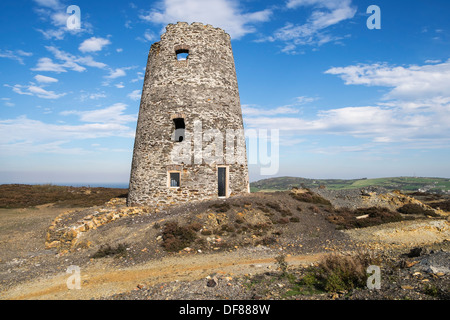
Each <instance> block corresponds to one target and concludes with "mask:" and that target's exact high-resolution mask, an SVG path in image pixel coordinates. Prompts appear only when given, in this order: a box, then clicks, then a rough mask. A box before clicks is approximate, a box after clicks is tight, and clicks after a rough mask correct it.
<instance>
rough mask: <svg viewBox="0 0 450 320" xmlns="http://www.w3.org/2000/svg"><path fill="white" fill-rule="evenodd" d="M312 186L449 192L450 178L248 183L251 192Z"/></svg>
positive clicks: (282, 179) (290, 179) (281, 179)
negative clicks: (372, 187) (370, 187)
mask: <svg viewBox="0 0 450 320" xmlns="http://www.w3.org/2000/svg"><path fill="white" fill-rule="evenodd" d="M302 186H303V187H306V188H314V187H319V186H325V187H326V188H328V189H335V190H338V189H353V188H363V187H369V186H378V187H384V188H386V189H389V190H395V189H398V190H402V191H411V192H413V191H422V192H430V193H449V192H450V179H447V178H422V177H393V178H377V179H367V178H363V179H351V180H344V179H306V178H299V177H277V178H270V179H263V180H259V181H256V182H252V183H250V189H251V191H252V192H258V191H281V190H290V189H291V188H292V187H302Z"/></svg>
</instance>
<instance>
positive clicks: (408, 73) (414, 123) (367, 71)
mask: <svg viewBox="0 0 450 320" xmlns="http://www.w3.org/2000/svg"><path fill="white" fill-rule="evenodd" d="M326 73H327V74H333V75H338V76H340V77H341V78H342V79H343V80H344V81H345V84H347V85H366V86H381V87H387V88H388V90H389V91H388V93H387V94H385V95H384V96H383V99H382V100H381V101H380V102H379V103H377V104H375V105H372V106H352V107H344V108H338V109H330V110H321V111H319V112H317V114H316V115H315V116H313V117H308V118H306V117H302V116H301V115H300V116H298V115H297V116H295V115H294V114H293V115H292V116H289V117H288V116H286V115H284V114H283V113H281V112H277V111H278V109H279V108H276V109H273V110H269V111H263V112H258V111H259V110H256V109H250V112H248V111H247V112H246V109H245V106H243V112H244V122H245V124H246V127H247V128H265V129H279V130H280V132H284V133H283V135H293V134H294V133H295V134H297V135H302V136H304V135H308V134H311V135H323V134H325V135H340V136H350V137H354V138H360V139H365V140H369V141H370V143H372V146H375V145H376V144H383V145H392V144H395V143H401V145H400V146H398V147H399V148H409V149H426V148H448V145H449V143H450V126H449V125H448V123H450V87H449V86H448V85H447V84H448V83H450V61H448V62H446V63H441V64H437V65H436V64H433V65H423V66H418V65H413V66H407V67H405V66H400V67H399V66H389V65H388V64H386V63H379V64H372V65H362V64H358V65H355V66H348V67H342V68H331V69H329V70H327V71H326ZM299 100H300V102H302V101H304V100H305V99H304V98H303V97H300V99H299ZM306 100H308V99H306ZM352 148H356V149H358V146H356V147H355V146H352V147H350V148H347V149H346V148H337V149H336V150H339V151H342V152H350V151H351V149H352ZM356 149H355V150H356ZM363 149H367V148H365V147H364V148H363ZM336 150H334V151H333V152H335V151H336Z"/></svg>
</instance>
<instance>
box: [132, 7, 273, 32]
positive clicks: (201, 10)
mask: <svg viewBox="0 0 450 320" xmlns="http://www.w3.org/2000/svg"><path fill="white" fill-rule="evenodd" d="M156 7H157V8H158V9H152V10H151V11H150V12H148V13H147V14H146V15H141V16H140V18H141V19H143V20H145V21H148V22H151V23H158V24H164V25H166V24H168V23H173V22H174V21H175V22H176V21H185V22H188V23H192V22H202V23H205V24H211V25H213V26H214V27H219V28H222V29H224V30H225V31H226V32H227V33H228V34H230V36H231V37H232V38H234V39H238V38H241V37H242V36H244V35H246V34H248V33H252V32H255V27H254V24H255V23H258V22H265V21H268V20H269V18H270V16H271V14H272V11H271V10H269V9H266V10H262V11H257V12H243V11H242V9H241V7H240V6H239V3H238V2H237V1H233V0H163V1H161V2H160V3H159V4H158V5H157V6H156Z"/></svg>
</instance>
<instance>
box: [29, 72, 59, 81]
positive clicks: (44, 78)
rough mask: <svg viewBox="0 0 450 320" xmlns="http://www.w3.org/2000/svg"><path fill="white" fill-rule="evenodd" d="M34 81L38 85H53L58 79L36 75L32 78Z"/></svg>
mask: <svg viewBox="0 0 450 320" xmlns="http://www.w3.org/2000/svg"><path fill="white" fill-rule="evenodd" d="M34 79H35V80H36V81H37V82H39V83H54V82H58V79H56V78H52V77H47V76H43V75H41V74H38V75H36V76H34Z"/></svg>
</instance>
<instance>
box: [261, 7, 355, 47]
mask: <svg viewBox="0 0 450 320" xmlns="http://www.w3.org/2000/svg"><path fill="white" fill-rule="evenodd" d="M303 7H310V8H312V9H313V11H312V13H311V15H310V16H309V18H308V19H307V21H306V22H305V23H304V24H294V23H291V22H287V23H286V24H285V26H284V27H282V28H279V29H278V30H276V31H275V32H274V33H273V35H271V36H268V37H264V38H261V39H259V40H257V41H259V42H263V41H270V42H275V41H280V42H283V43H284V47H283V49H281V51H282V52H284V53H288V54H298V53H303V51H301V50H300V51H299V49H298V47H301V46H315V47H317V46H321V45H324V44H326V43H328V42H336V41H338V40H341V39H343V38H345V37H347V36H348V35H333V34H331V33H327V32H326V31H327V28H329V27H331V26H333V25H336V24H338V23H340V22H342V21H345V20H349V19H352V18H353V17H354V16H355V14H356V8H355V7H354V6H352V1H351V0H289V1H288V2H287V3H286V8H287V9H298V8H303Z"/></svg>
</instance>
